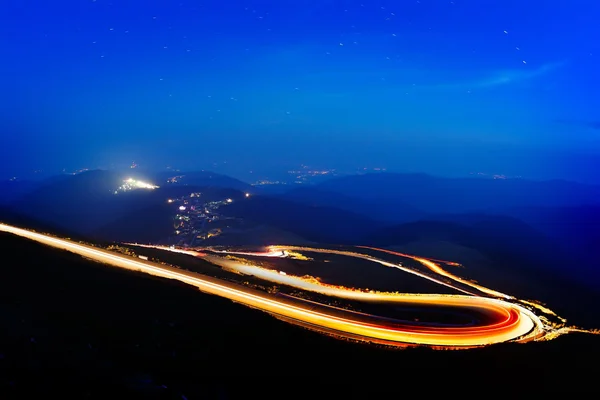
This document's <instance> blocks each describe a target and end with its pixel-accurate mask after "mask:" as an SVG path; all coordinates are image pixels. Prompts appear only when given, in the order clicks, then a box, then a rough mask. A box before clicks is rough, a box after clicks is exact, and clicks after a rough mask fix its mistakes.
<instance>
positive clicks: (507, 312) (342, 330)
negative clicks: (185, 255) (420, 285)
mask: <svg viewBox="0 0 600 400" xmlns="http://www.w3.org/2000/svg"><path fill="white" fill-rule="evenodd" d="M0 230H1V231H4V232H8V233H12V234H15V235H18V236H21V237H25V238H28V239H30V240H34V241H37V242H39V243H42V244H45V245H49V246H52V247H56V248H59V249H64V250H67V251H70V252H72V253H76V254H79V255H82V256H84V257H87V258H90V259H92V260H95V261H98V262H102V263H106V264H109V265H112V266H116V267H120V268H125V269H130V270H135V271H140V272H145V273H148V274H151V275H156V276H160V277H164V278H169V279H176V280H178V281H181V282H184V283H187V284H189V285H193V286H195V287H197V288H199V289H200V290H201V291H203V292H205V293H209V294H213V295H219V296H222V297H224V298H228V299H230V300H233V301H235V302H239V303H242V304H245V305H247V306H250V307H253V308H257V309H260V310H263V311H266V312H269V313H271V314H274V315H275V316H277V317H280V318H282V319H290V320H292V321H295V322H297V323H299V324H302V325H304V326H310V327H312V328H315V329H317V330H322V331H332V332H335V334H336V335H337V336H341V337H348V338H360V339H362V340H365V341H371V342H385V343H388V344H395V345H398V346H404V345H406V344H423V345H430V346H433V347H443V348H468V347H474V346H483V345H489V344H493V343H500V342H505V341H517V342H527V341H530V340H535V339H540V338H543V337H544V336H545V335H546V333H547V332H548V327H547V326H546V325H544V323H543V322H542V320H540V318H538V316H536V315H535V314H534V313H533V312H532V311H530V310H529V309H527V308H525V307H523V306H521V305H519V304H514V303H510V302H507V301H505V300H502V299H495V298H487V297H475V296H463V295H454V296H453V295H436V294H426V295H425V294H416V295H410V294H403V295H402V296H399V297H398V300H397V301H398V302H401V303H403V304H405V305H407V306H410V305H432V306H436V307H439V306H441V307H451V308H455V309H458V310H463V311H465V310H471V311H475V312H477V313H479V314H482V315H486V316H487V317H488V318H489V319H490V321H492V322H491V323H489V324H486V325H478V326H469V325H464V326H463V325H461V326H431V325H415V324H414V322H412V321H411V322H410V323H409V322H408V321H398V322H397V323H391V322H389V320H384V319H379V320H378V319H377V317H376V316H371V318H370V319H369V320H368V321H367V320H365V318H364V317H363V316H361V315H360V314H357V313H355V312H352V311H347V310H341V309H334V308H331V307H328V306H326V305H323V306H322V307H316V306H314V305H311V304H305V303H301V302H296V301H293V300H289V299H285V298H281V297H278V296H275V295H272V294H269V293H265V292H259V291H257V290H253V289H249V288H247V287H245V286H241V285H237V284H233V283H230V282H226V281H223V280H219V279H217V278H212V277H207V276H203V275H200V274H197V273H194V272H190V271H185V270H180V269H177V268H174V267H169V266H165V265H161V264H157V263H154V262H149V261H145V260H140V259H136V258H132V257H129V256H125V255H120V254H116V253H112V252H110V251H107V250H103V249H98V248H95V247H93V246H88V245H84V244H79V243H75V242H72V241H70V240H66V239H60V238H56V237H52V236H49V235H45V234H41V233H36V232H32V231H28V230H25V229H21V228H17V227H13V226H10V225H5V224H0ZM167 249H168V248H167ZM311 251H313V249H311ZM180 252H184V251H180ZM196 255H197V254H196ZM32 279H35V277H33V278H32ZM368 294H370V293H368ZM388 300H389V299H388Z"/></svg>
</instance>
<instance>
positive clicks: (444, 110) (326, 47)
mask: <svg viewBox="0 0 600 400" xmlns="http://www.w3.org/2000/svg"><path fill="white" fill-rule="evenodd" d="M201 3H202V4H201V5H200V2H195V1H194V2H192V1H189V2H186V1H153V2H146V1H140V0H123V1H118V0H111V1H108V0H96V1H93V0H82V1H74V0H63V1H60V2H46V1H40V0H35V1H34V0H19V1H12V2H11V4H9V5H8V7H7V10H6V11H7V12H3V13H2V14H1V15H0V34H1V35H2V37H3V39H2V40H3V41H4V43H3V45H2V48H3V53H4V57H3V59H4V61H3V63H2V65H1V66H0V72H1V73H2V77H3V80H2V81H3V83H2V86H3V87H2V91H1V95H0V106H2V110H3V112H2V114H1V115H0V130H1V132H2V134H1V136H0V156H1V157H2V161H0V176H3V177H4V176H11V175H15V174H16V175H18V174H22V173H26V172H28V171H31V170H34V169H40V168H41V169H45V170H56V171H59V170H61V169H62V168H69V169H71V168H81V167H88V168H90V167H95V166H101V165H109V164H117V165H119V164H127V163H130V162H131V161H136V162H138V163H139V164H142V165H147V166H152V167H156V168H159V167H164V166H166V165H174V166H178V167H188V168H191V167H207V166H210V165H211V164H212V163H214V162H217V163H222V162H224V161H227V162H228V165H230V166H232V167H230V168H231V169H232V171H233V172H236V171H238V172H240V173H241V172H243V171H247V170H250V169H252V170H256V169H263V170H269V169H270V168H280V167H282V166H288V165H293V164H300V163H305V164H313V165H315V166H324V167H338V168H346V167H347V168H354V167H360V166H372V167H375V166H384V167H387V168H388V169H391V170H398V171H411V172H414V171H423V172H429V173H434V174H440V175H461V174H467V173H468V172H489V173H503V174H508V175H521V176H528V177H532V178H552V177H557V178H570V179H577V180H585V181H590V180H594V178H595V175H596V173H594V167H596V169H595V170H596V171H597V168H598V167H600V115H599V112H598V110H600V95H599V94H598V92H599V90H598V89H600V74H598V73H597V72H596V71H597V70H600V61H599V59H600V48H599V47H600V44H599V43H600V42H598V41H597V40H594V38H597V37H600V25H599V24H597V20H598V17H599V16H600V4H597V3H596V2H592V1H589V0H585V1H584V0H573V1H570V2H543V1H541V0H540V1H538V0H533V1H527V2H523V1H513V0H505V1H496V0H488V1H476V0H463V1H461V0H455V1H441V0H419V1H362V2H361V1H333V0H329V1H316V0H280V1H274V0H269V1H204V2H201Z"/></svg>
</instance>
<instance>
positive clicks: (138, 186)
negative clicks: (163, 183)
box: [115, 178, 158, 194]
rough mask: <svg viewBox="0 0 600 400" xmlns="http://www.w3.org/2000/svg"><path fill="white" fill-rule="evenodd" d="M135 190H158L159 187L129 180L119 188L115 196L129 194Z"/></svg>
mask: <svg viewBox="0 0 600 400" xmlns="http://www.w3.org/2000/svg"><path fill="white" fill-rule="evenodd" d="M135 189H147V190H153V189H158V186H156V185H153V184H151V183H148V182H144V181H138V180H136V179H133V178H128V179H125V180H124V181H123V184H122V185H121V186H119V188H118V189H117V190H116V191H115V194H117V193H119V192H127V191H130V190H135Z"/></svg>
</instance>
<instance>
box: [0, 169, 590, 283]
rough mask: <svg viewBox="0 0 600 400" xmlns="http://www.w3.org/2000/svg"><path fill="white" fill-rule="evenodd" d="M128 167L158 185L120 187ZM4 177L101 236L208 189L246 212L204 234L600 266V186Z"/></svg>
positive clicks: (29, 198)
mask: <svg viewBox="0 0 600 400" xmlns="http://www.w3.org/2000/svg"><path fill="white" fill-rule="evenodd" d="M126 177H135V178H136V179H143V180H145V181H147V182H148V183H152V184H155V185H158V186H160V187H159V188H156V189H154V190H132V191H130V192H124V193H119V194H118V195H115V190H116V188H118V187H119V186H120V185H122V184H123V179H124V178H126ZM2 185H3V186H0V187H2V188H3V191H2V199H3V200H4V202H5V203H8V207H9V208H5V209H4V212H3V214H4V215H5V216H6V215H9V214H10V213H13V214H14V215H20V216H21V217H20V218H21V220H23V218H30V219H32V220H35V221H40V222H42V223H45V224H48V226H54V227H57V228H58V229H62V230H64V231H68V232H77V233H80V234H83V235H91V236H93V237H98V238H101V239H103V240H113V241H139V242H158V241H160V240H163V239H165V237H168V236H169V235H172V234H173V230H174V227H173V222H174V209H173V207H172V206H168V204H167V199H170V198H177V197H180V196H184V195H189V194H190V193H191V192H196V191H197V192H202V193H203V196H205V198H206V199H214V200H215V201H222V200H224V199H226V198H231V199H234V200H236V201H233V202H232V203H231V204H229V205H227V206H226V207H222V208H221V209H220V212H221V213H222V214H223V216H224V217H225V218H232V219H235V220H239V221H246V222H245V223H244V224H242V225H239V226H238V227H237V228H235V229H231V230H230V231H228V232H226V233H224V234H223V235H222V236H220V237H211V238H208V239H206V240H207V241H206V243H207V244H211V245H212V244H231V245H233V244H240V245H243V244H268V243H270V242H271V243H273V242H276V243H282V242H286V243H306V242H317V243H332V244H371V245H375V246H379V247H382V246H387V247H396V248H413V249H435V248H436V247H435V246H436V245H435V244H436V243H437V244H439V246H438V247H439V248H445V249H447V250H448V253H452V252H455V251H457V249H462V250H461V251H463V252H466V253H469V254H478V255H480V256H481V257H482V258H481V259H485V260H488V261H489V262H488V264H490V265H491V267H490V268H496V270H498V269H499V268H501V269H502V270H503V271H505V272H506V274H507V276H508V275H511V274H513V273H514V272H515V271H514V268H517V269H527V270H528V271H529V272H530V273H531V274H533V275H534V276H535V274H540V273H541V272H540V271H548V270H555V271H559V272H560V271H562V272H565V271H567V270H569V273H571V272H573V271H570V270H573V269H576V270H577V272H576V273H575V272H573V273H572V275H577V274H580V275H582V276H586V277H592V278H593V279H596V278H594V277H597V276H598V271H597V266H598V265H600V263H599V262H598V255H597V249H598V248H600V234H598V232H600V228H599V224H600V187H598V186H589V185H583V184H578V183H572V182H565V181H546V182H533V181H526V180H510V179H509V180H501V179H498V180H492V179H477V178H472V179H447V178H437V177H431V176H428V175H420V174H388V173H378V174H372V175H368V174H367V175H357V176H347V177H341V178H334V179H331V180H329V181H325V182H323V183H320V184H318V185H314V186H307V187H302V188H294V189H292V190H290V191H288V192H286V193H283V194H277V195H271V196H267V195H260V194H259V195H256V193H257V192H259V191H257V190H255V188H254V187H252V186H250V185H248V184H246V183H244V182H242V181H239V180H237V179H235V178H231V177H227V176H224V175H219V174H214V173H212V172H207V171H200V172H188V173H183V172H176V173H174V172H161V173H146V172H143V171H127V172H126V173H124V172H119V171H102V170H97V171H87V172H83V173H80V174H77V175H63V176H59V177H55V178H53V179H49V180H46V181H42V182H35V183H29V182H18V181H12V182H9V183H6V182H4V183H3V184H2ZM246 193H252V195H251V196H250V197H247V196H246V195H245V194H246ZM238 200H243V201H238ZM0 218H4V217H2V213H0ZM442 255H443V254H442ZM450 255H451V256H455V254H453V253H452V254H450ZM440 256H441V255H440ZM478 257H479V256H478ZM513 267H514V268H513ZM510 271H512V272H510ZM509 272H510V273H509ZM511 276H512V275H511ZM592 278H590V279H592Z"/></svg>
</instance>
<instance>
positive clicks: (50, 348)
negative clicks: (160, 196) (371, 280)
mask: <svg viewBox="0 0 600 400" xmlns="http://www.w3.org/2000/svg"><path fill="white" fill-rule="evenodd" d="M0 252H1V253H0V254H2V257H3V258H2V262H1V263H0V269H1V273H2V279H0V372H1V373H0V398H10V397H9V396H10V395H11V393H12V394H14V393H17V394H25V393H26V392H27V391H29V390H41V391H43V392H45V394H46V395H48V394H49V393H50V392H65V391H67V392H72V393H75V394H76V395H77V398H89V394H90V393H91V394H94V395H97V396H98V397H99V398H112V397H114V395H115V394H118V396H117V397H118V398H133V397H132V396H131V395H135V396H134V397H136V398H139V397H143V398H180V399H181V398H187V399H196V398H215V397H217V396H218V398H228V397H229V396H228V394H230V393H232V392H233V391H234V389H235V388H237V390H241V391H243V392H245V393H246V394H247V393H248V390H250V391H252V390H253V389H251V387H248V386H246V385H243V384H242V385H241V384H240V380H239V378H238V377H239V376H241V377H254V376H256V377H258V378H260V379H261V380H264V386H260V387H261V389H260V390H259V392H260V393H261V396H262V394H270V393H273V394H274V393H278V394H279V395H281V394H284V395H285V394H286V393H288V390H291V389H289V388H290V387H291V386H289V387H288V389H286V386H285V385H283V386H282V385H280V383H281V380H282V379H283V380H289V381H290V382H292V381H293V382H306V381H305V379H304V378H302V376H303V375H315V376H316V375H318V376H320V377H322V378H323V377H326V378H327V379H328V380H329V383H330V384H331V387H335V388H336V392H337V393H338V394H339V390H342V389H344V388H347V389H352V390H353V391H355V390H356V387H355V385H352V388H350V387H347V385H348V383H347V382H348V379H349V378H351V377H353V376H356V377H357V378H358V379H356V378H354V379H355V380H354V382H357V383H358V382H364V383H365V385H367V384H368V385H370V384H371V381H372V380H375V379H376V380H377V384H376V385H374V386H369V388H370V390H372V392H371V393H373V391H381V390H384V391H385V392H388V393H393V392H396V391H397V390H403V389H407V390H408V389H409V387H404V388H403V389H402V388H398V387H397V384H396V382H397V378H398V377H399V376H402V378H404V379H403V382H405V383H404V384H405V385H409V386H410V385H413V384H414V385H419V387H423V386H422V385H423V384H422V383H417V382H419V381H415V380H414V379H413V378H417V377H421V378H423V379H431V376H439V377H440V378H441V377H442V376H444V377H448V376H449V377H455V375H453V372H454V371H455V373H456V374H459V373H460V376H461V380H460V381H457V382H458V383H457V384H458V385H459V386H462V385H465V387H463V388H462V389H460V390H461V391H462V390H465V389H468V390H469V391H475V390H479V389H476V388H480V387H481V388H484V387H486V386H483V385H482V384H483V383H484V382H485V381H481V380H480V379H482V376H479V375H477V374H476V373H475V370H482V371H483V370H485V371H486V372H485V374H486V376H487V378H486V379H489V380H490V384H493V382H496V380H497V379H500V383H502V382H503V381H505V377H506V374H508V375H509V376H510V375H511V374H514V376H515V377H518V378H519V379H516V380H515V381H519V380H522V379H525V380H527V382H529V381H530V382H531V383H532V387H535V390H536V393H539V391H540V390H541V389H544V388H546V387H549V388H550V389H556V388H557V386H555V385H558V384H559V385H560V387H561V388H562V391H563V393H565V392H567V393H568V392H577V391H580V390H585V389H588V390H589V387H590V386H589V385H590V383H589V380H588V377H589V376H590V374H592V372H593V369H590V368H589V365H593V364H592V363H594V362H595V361H596V360H597V357H598V355H599V350H600V346H599V344H600V340H598V338H597V337H588V336H583V335H573V336H570V337H564V338H561V339H558V340H557V341H554V342H549V343H536V344H530V345H514V344H513V345H500V346H494V347H490V348H486V349H481V350H475V351H467V352H434V351H431V350H427V349H411V350H406V351H390V350H387V349H381V348H376V347H373V346H367V345H362V344H355V343H348V342H343V341H338V340H335V339H332V338H329V337H325V336H322V335H319V334H316V333H312V332H309V331H306V330H304V329H302V328H297V327H295V326H291V325H288V324H286V323H284V322H281V321H278V320H276V319H274V318H272V317H270V316H268V315H267V314H264V313H262V312H259V311H256V310H251V309H248V308H246V307H244V306H241V305H238V304H234V303H232V302H230V301H228V300H224V299H221V298H218V297H214V296H208V295H204V294H202V293H200V292H198V291H197V290H196V289H193V288H190V287H186V286H185V285H183V284H179V283H176V282H171V281H167V280H164V279H159V278H154V277H150V276H147V275H141V274H138V273H133V272H128V271H123V270H119V269H115V268H112V267H107V266H103V265H101V264H97V263H93V262H90V261H87V260H84V259H82V258H81V257H79V256H76V255H73V254H70V253H67V252H64V251H59V250H55V249H50V248H47V247H44V246H42V245H39V244H36V243H33V242H29V241H27V240H24V239H21V238H17V237H14V236H11V235H7V234H0ZM9 257H10V258H9ZM486 366H487V367H488V368H492V369H493V370H496V371H500V372H501V375H498V374H497V373H494V372H492V373H490V370H489V369H488V368H485V367H486ZM480 367H484V368H482V369H480ZM432 372H433V373H434V374H435V375H432ZM438 373H439V374H438ZM409 375H410V377H411V381H410V383H409V382H408V381H406V378H407V377H409ZM557 378H560V379H557ZM351 379H352V378H351ZM435 379H436V381H437V380H438V378H435ZM496 383H498V382H496ZM339 385H342V386H343V387H339ZM516 385H517V386H516V388H515V390H519V391H522V390H523V389H524V387H523V386H524V385H521V384H519V383H517V384H516ZM165 386H166V387H165ZM309 386H311V385H309ZM328 386H329V385H328ZM302 387H303V385H300V386H298V387H294V389H293V393H298V392H297V390H298V389H301V388H302ZM488 389H489V387H487V389H485V390H488ZM115 390H118V392H115ZM257 390H258V388H257ZM309 390H313V389H312V388H311V389H309ZM445 390H448V388H447V387H446V388H445ZM507 390H508V389H507ZM111 391H113V392H112V394H109V393H108V392H111ZM282 391H283V392H282ZM86 394H88V396H86ZM182 395H184V396H185V397H182ZM107 396H111V397H107ZM61 398H62V397H61Z"/></svg>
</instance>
